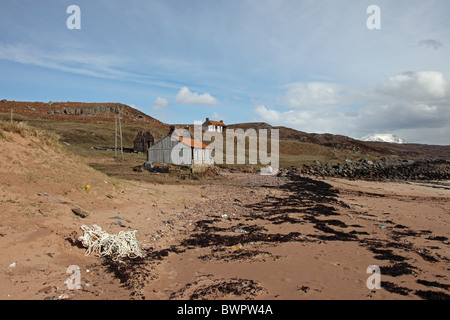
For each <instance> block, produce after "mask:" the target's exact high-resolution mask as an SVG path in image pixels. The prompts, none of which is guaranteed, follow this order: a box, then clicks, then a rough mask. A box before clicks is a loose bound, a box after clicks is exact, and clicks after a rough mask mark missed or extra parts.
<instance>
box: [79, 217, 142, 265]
mask: <svg viewBox="0 0 450 320" xmlns="http://www.w3.org/2000/svg"><path fill="white" fill-rule="evenodd" d="M81 229H82V230H83V231H84V235H83V236H81V237H79V238H78V240H79V241H81V243H82V244H83V246H84V247H86V248H87V250H86V252H85V255H86V256H88V255H90V254H91V253H93V252H96V253H97V254H98V256H101V257H106V256H110V257H111V258H112V260H113V261H120V260H121V259H123V258H125V257H128V258H131V259H134V258H137V257H140V258H143V257H144V254H143V253H142V250H141V248H140V247H139V243H138V241H137V240H136V237H135V234H136V232H137V230H134V231H126V232H125V231H120V232H119V234H118V235H115V234H109V233H107V232H105V231H103V230H102V228H100V227H99V226H97V225H95V224H94V225H93V226H92V227H91V228H90V227H88V226H85V225H83V226H81Z"/></svg>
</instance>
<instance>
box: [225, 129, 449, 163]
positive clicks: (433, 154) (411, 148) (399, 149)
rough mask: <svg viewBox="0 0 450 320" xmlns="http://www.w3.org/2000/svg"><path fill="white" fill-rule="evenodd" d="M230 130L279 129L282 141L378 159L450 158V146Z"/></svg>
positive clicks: (296, 133)
mask: <svg viewBox="0 0 450 320" xmlns="http://www.w3.org/2000/svg"><path fill="white" fill-rule="evenodd" d="M227 128H229V129H238V128H241V129H243V130H246V129H249V128H254V129H279V130H280V131H279V132H280V140H295V141H300V142H304V143H312V144H317V145H320V146H324V147H330V148H334V149H337V150H348V151H352V152H354V153H359V154H361V155H363V154H368V155H372V156H375V157H381V156H399V157H404V158H412V159H426V158H433V159H434V158H441V159H450V146H436V145H423V144H398V143H388V142H379V141H362V140H356V139H353V138H350V137H347V136H343V135H334V134H329V133H325V134H319V133H306V132H303V131H299V130H295V129H292V128H287V127H283V126H271V125H270V124H268V123H265V122H252V123H237V124H231V125H228V126H227Z"/></svg>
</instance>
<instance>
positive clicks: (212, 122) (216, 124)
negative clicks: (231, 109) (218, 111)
mask: <svg viewBox="0 0 450 320" xmlns="http://www.w3.org/2000/svg"><path fill="white" fill-rule="evenodd" d="M209 122H210V123H211V124H213V125H215V126H222V127H225V124H224V123H223V122H220V121H213V120H209Z"/></svg>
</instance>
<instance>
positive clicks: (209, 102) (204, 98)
mask: <svg viewBox="0 0 450 320" xmlns="http://www.w3.org/2000/svg"><path fill="white" fill-rule="evenodd" d="M175 101H176V102H178V103H185V104H200V105H206V106H214V105H216V104H217V103H218V100H217V99H216V98H214V97H213V96H211V95H210V94H209V93H203V94H198V93H195V92H191V91H190V90H189V88H188V87H182V88H181V89H180V91H179V92H178V93H177V95H176V97H175Z"/></svg>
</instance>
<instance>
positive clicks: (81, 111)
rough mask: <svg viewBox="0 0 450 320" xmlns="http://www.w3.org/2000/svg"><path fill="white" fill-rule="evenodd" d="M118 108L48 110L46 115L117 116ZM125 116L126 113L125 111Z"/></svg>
mask: <svg viewBox="0 0 450 320" xmlns="http://www.w3.org/2000/svg"><path fill="white" fill-rule="evenodd" d="M120 109H121V108H120V107H119V106H101V105H97V106H94V107H89V108H82V109H74V108H66V109H64V110H49V111H48V112H47V114H69V115H80V116H96V115H107V114H110V113H114V114H119V112H120ZM124 113H125V114H127V113H128V111H126V110H125V112H124Z"/></svg>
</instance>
